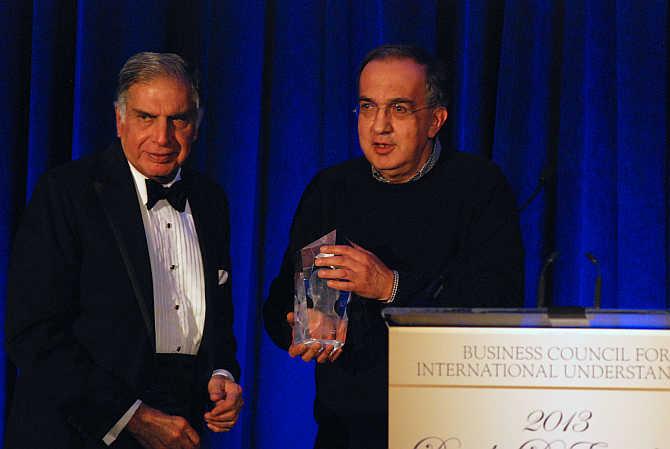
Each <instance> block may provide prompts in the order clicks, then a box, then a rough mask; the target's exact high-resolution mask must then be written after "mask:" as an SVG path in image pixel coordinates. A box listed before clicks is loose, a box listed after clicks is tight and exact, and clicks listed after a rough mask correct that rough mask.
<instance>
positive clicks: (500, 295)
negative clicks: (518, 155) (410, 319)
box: [393, 164, 524, 307]
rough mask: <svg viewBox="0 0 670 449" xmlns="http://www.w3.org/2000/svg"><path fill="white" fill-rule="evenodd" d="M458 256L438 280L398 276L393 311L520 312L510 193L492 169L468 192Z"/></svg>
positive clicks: (517, 236)
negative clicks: (487, 309) (508, 309)
mask: <svg viewBox="0 0 670 449" xmlns="http://www.w3.org/2000/svg"><path fill="white" fill-rule="evenodd" d="M469 202H470V204H468V205H467V208H466V209H465V210H466V211H467V213H466V214H465V215H464V216H463V217H458V219H459V220H461V221H462V223H463V225H462V227H463V230H464V231H463V235H462V237H461V240H462V241H461V242H460V245H459V249H458V251H457V253H456V254H455V255H454V256H453V257H449V258H448V259H447V260H446V261H445V264H444V266H443V267H441V270H440V275H439V276H437V277H436V276H432V277H427V276H426V275H424V274H423V273H416V272H408V271H400V272H399V285H398V293H397V295H396V299H395V301H394V303H393V304H394V306H401V307H402V306H407V307H419V306H421V307H520V306H522V305H523V285H524V276H523V263H524V261H523V260H524V254H523V245H522V241H521V232H520V227H519V216H518V212H517V210H516V201H515V197H514V194H513V193H512V190H511V188H510V186H509V184H508V183H507V180H506V179H505V177H504V175H503V174H502V173H501V172H500V170H499V169H498V168H497V167H495V166H494V165H493V164H489V165H488V169H487V170H486V171H485V173H484V174H483V176H480V177H479V179H478V182H477V184H476V185H475V186H474V188H473V189H472V195H471V196H470V197H469Z"/></svg>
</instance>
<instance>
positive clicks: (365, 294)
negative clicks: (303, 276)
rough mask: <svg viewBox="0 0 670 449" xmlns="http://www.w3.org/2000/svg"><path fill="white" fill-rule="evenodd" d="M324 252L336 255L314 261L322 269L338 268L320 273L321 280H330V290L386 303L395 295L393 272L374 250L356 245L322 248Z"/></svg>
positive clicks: (320, 271)
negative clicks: (351, 293) (346, 292)
mask: <svg viewBox="0 0 670 449" xmlns="http://www.w3.org/2000/svg"><path fill="white" fill-rule="evenodd" d="M320 251H321V252H322V253H327V254H335V255H334V256H332V257H320V258H318V259H316V260H315V261H314V264H315V265H317V266H319V267H328V266H332V267H335V268H334V269H332V270H319V277H320V278H323V279H328V287H330V288H334V289H337V290H343V291H350V292H353V293H356V294H357V295H358V296H360V297H362V298H370V299H381V300H386V299H388V298H389V297H390V296H391V293H392V291H393V270H391V269H389V268H388V267H387V266H386V265H384V262H382V261H381V260H379V258H378V257H377V256H375V255H374V254H373V253H371V252H370V251H368V250H366V249H365V248H363V247H361V246H359V245H356V244H355V243H352V246H348V245H327V246H322V247H321V248H320Z"/></svg>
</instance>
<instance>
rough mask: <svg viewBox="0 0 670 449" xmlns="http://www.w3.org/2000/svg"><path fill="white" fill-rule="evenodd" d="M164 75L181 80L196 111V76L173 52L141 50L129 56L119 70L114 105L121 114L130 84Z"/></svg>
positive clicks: (198, 105) (198, 102)
mask: <svg viewBox="0 0 670 449" xmlns="http://www.w3.org/2000/svg"><path fill="white" fill-rule="evenodd" d="M162 76H166V77H169V78H174V79H178V80H180V81H183V82H184V83H185V84H186V85H187V86H188V87H189V88H190V90H191V100H192V101H193V105H194V106H195V109H196V111H199V109H200V93H199V91H198V88H199V86H198V77H197V74H196V73H195V71H194V70H193V69H192V68H191V67H190V66H189V64H188V63H187V62H186V61H184V59H183V58H182V57H181V56H179V55H177V54H174V53H152V52H148V51H146V52H141V53H137V54H135V55H133V56H131V57H130V58H129V59H128V60H127V61H126V63H125V64H124V65H123V68H121V71H120V72H119V79H118V85H117V88H116V102H115V104H116V106H117V107H118V108H119V109H120V112H121V115H124V114H125V109H126V100H127V98H126V96H127V94H128V89H130V86H132V85H133V84H136V83H142V82H148V81H151V80H153V79H156V78H159V77H162Z"/></svg>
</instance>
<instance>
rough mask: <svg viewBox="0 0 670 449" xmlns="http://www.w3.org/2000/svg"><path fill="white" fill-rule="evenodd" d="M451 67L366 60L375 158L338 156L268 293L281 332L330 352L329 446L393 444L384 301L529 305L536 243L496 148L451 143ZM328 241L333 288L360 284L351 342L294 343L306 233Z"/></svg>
mask: <svg viewBox="0 0 670 449" xmlns="http://www.w3.org/2000/svg"><path fill="white" fill-rule="evenodd" d="M443 79H444V76H443V74H442V72H441V70H440V66H439V64H437V62H436V61H434V60H433V59H432V58H431V57H430V56H429V55H427V54H426V53H425V52H424V51H422V50H421V49H417V48H414V47H406V46H383V47H379V48H377V49H375V50H373V51H372V52H371V53H369V54H368V56H367V57H366V59H365V60H364V61H363V64H362V65H361V70H360V74H359V103H358V107H357V112H358V135H359V141H360V145H361V148H362V150H363V153H364V155H365V158H360V159H355V160H351V161H348V162H345V163H343V164H341V165H339V166H336V167H333V168H330V169H327V170H324V171H322V172H320V173H319V174H317V176H316V177H315V178H314V179H313V180H312V182H311V183H310V184H309V186H308V187H307V189H306V190H305V193H304V194H303V196H302V199H301V201H300V204H299V206H298V209H297V211H296V214H295V217H294V221H293V225H292V228H291V234H290V243H289V246H288V249H287V250H286V253H285V256H284V260H283V264H282V267H281V271H280V273H279V275H278V277H277V278H276V279H275V280H274V282H273V283H272V286H271V289H270V294H269V298H268V300H267V302H266V303H265V307H264V318H265V327H266V330H267V332H268V334H269V335H270V336H271V338H272V339H273V341H274V342H275V343H276V344H277V345H279V346H280V347H282V348H285V349H288V351H289V354H290V355H291V356H293V357H295V356H297V355H299V356H301V357H302V359H303V360H305V361H306V362H309V361H311V360H317V362H319V364H318V365H317V367H316V401H315V408H314V409H315V417H316V420H317V422H318V424H319V431H318V434H317V440H316V443H315V446H314V447H315V449H331V448H332V449H335V448H348V449H377V448H379V449H381V448H386V447H387V438H388V437H387V434H388V424H387V408H388V405H387V402H388V386H387V383H388V372H387V360H388V354H387V352H388V343H387V336H388V335H387V329H386V327H385V324H384V322H383V320H382V318H381V313H380V311H381V309H382V308H383V307H385V306H387V305H389V304H392V305H393V306H394V307H417V306H431V307H515V306H521V305H522V302H523V297H522V296H523V295H522V291H523V249H522V244H521V237H520V231H519V224H518V214H517V212H516V204H515V198H514V195H513V194H512V192H511V190H510V188H509V185H508V184H507V181H506V180H505V178H504V176H503V175H502V173H501V172H500V170H499V169H498V168H497V167H496V166H495V165H494V164H493V163H491V162H489V161H486V160H483V159H480V158H477V157H474V156H471V155H467V154H463V153H457V152H451V151H447V150H446V149H442V148H441V146H440V144H439V141H438V140H437V138H436V136H437V134H438V132H439V130H440V128H441V127H442V125H443V124H444V123H445V121H446V119H447V109H446V103H447V99H446V95H445V92H444V90H443ZM333 229H337V233H338V237H340V238H344V241H348V242H349V244H347V245H330V246H324V247H322V248H321V252H323V253H331V254H334V256H333V257H328V258H325V259H317V260H316V262H315V263H316V265H323V266H333V267H335V268H334V269H332V270H320V271H319V276H320V277H322V278H326V279H328V285H329V286H330V287H332V288H335V289H339V290H344V291H351V292H352V293H353V295H352V299H351V302H350V304H349V307H348V317H349V325H348V330H347V336H346V345H345V346H344V347H343V348H342V349H341V350H338V351H334V352H333V351H332V348H330V347H326V348H321V347H320V346H319V345H318V344H315V345H310V346H305V345H302V344H300V345H294V344H293V343H292V340H291V323H292V322H293V314H292V313H291V311H292V308H293V291H294V287H293V273H294V271H295V266H294V263H295V254H296V251H298V250H300V248H302V247H303V246H305V245H307V244H308V243H310V242H312V241H314V240H316V239H318V238H319V237H321V236H323V235H324V234H326V233H328V232H330V231H331V230H333Z"/></svg>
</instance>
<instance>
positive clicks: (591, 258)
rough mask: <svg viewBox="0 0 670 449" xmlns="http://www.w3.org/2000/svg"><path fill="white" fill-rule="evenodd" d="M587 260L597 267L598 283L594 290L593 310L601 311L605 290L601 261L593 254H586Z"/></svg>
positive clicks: (596, 282)
mask: <svg viewBox="0 0 670 449" xmlns="http://www.w3.org/2000/svg"><path fill="white" fill-rule="evenodd" d="M585 256H586V258H587V259H589V261H590V262H591V263H592V264H593V265H594V266H595V267H596V273H597V274H596V281H595V285H594V288H593V308H594V309H596V310H600V301H601V294H602V288H603V274H602V270H601V269H600V261H599V260H598V259H597V258H596V256H594V255H593V254H591V253H586V254H585Z"/></svg>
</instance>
